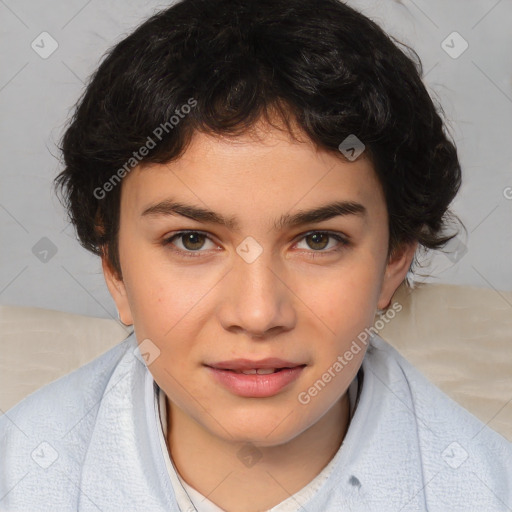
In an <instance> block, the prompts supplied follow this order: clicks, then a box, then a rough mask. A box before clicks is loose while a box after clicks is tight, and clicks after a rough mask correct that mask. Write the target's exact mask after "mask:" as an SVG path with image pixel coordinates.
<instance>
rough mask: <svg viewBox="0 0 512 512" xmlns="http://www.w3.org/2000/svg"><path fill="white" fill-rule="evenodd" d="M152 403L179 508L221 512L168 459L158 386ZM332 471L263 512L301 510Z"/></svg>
mask: <svg viewBox="0 0 512 512" xmlns="http://www.w3.org/2000/svg"><path fill="white" fill-rule="evenodd" d="M363 373H364V372H363V369H362V368H360V369H359V372H358V374H357V376H356V378H354V380H353V381H352V383H351V384H350V386H349V388H348V397H349V404H350V411H349V418H350V420H351V419H352V417H353V416H354V412H355V409H356V408H357V403H358V398H359V394H360V391H361V386H359V381H361V382H362V381H363ZM155 401H156V402H158V403H157V405H155V407H158V411H159V415H160V426H161V428H159V438H160V445H161V446H162V452H163V454H164V458H165V465H166V467H167V471H168V473H169V478H170V480H171V482H172V486H173V489H174V492H175V494H176V499H177V501H178V506H179V507H180V509H181V510H194V507H195V510H196V511H197V512H224V511H223V509H222V508H220V507H218V506H217V505H215V503H213V502H212V501H210V500H209V499H208V498H207V497H206V496H204V495H202V494H201V493H200V492H199V491H197V490H196V489H194V488H193V487H191V486H190V485H188V484H187V482H185V480H183V478H182V477H181V475H180V474H179V473H178V471H177V469H176V467H175V466H174V461H173V460H172V459H171V457H170V456H169V451H168V449H167V444H166V442H165V437H166V436H167V407H166V403H165V393H164V392H163V390H162V389H160V387H158V385H157V392H156V394H155ZM333 469H334V463H333V461H332V460H331V461H330V462H329V463H328V464H327V465H326V466H325V467H324V469H322V471H321V472H320V473H319V474H318V475H317V476H316V477H315V478H314V479H313V480H312V481H311V482H309V484H308V485H306V486H305V487H303V488H302V489H301V490H300V491H298V492H296V493H295V494H294V495H293V496H290V497H289V498H288V499H286V500H284V501H283V502H281V503H279V504H278V505H276V506H274V507H272V508H271V509H269V510H267V511H266V512H298V511H300V510H301V509H303V507H302V506H301V503H307V502H308V500H310V499H311V498H312V497H313V495H314V494H315V493H316V492H317V491H318V490H319V489H320V488H321V486H322V484H323V483H324V481H325V480H327V478H329V475H330V474H331V473H332V471H333Z"/></svg>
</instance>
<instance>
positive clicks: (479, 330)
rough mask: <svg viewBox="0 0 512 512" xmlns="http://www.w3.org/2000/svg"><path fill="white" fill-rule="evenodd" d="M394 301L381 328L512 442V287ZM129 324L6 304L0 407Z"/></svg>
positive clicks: (454, 289) (87, 356)
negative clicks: (398, 308) (397, 306)
mask: <svg viewBox="0 0 512 512" xmlns="http://www.w3.org/2000/svg"><path fill="white" fill-rule="evenodd" d="M392 303H393V304H394V305H395V307H396V305H399V306H400V308H401V309H400V311H398V310H395V309H394V308H391V311H390V314H388V315H384V321H380V322H379V317H378V316H376V317H375V325H376V327H377V330H378V334H379V335H380V336H381V337H383V338H384V339H385V340H387V341H388V342H389V343H390V344H391V345H392V346H393V347H395V348H396V349H397V350H398V351H399V352H400V353H401V354H402V355H403V356H404V357H405V358H406V359H407V360H408V361H410V362H411V363H412V365H413V366H415V367H416V368H418V369H419V370H420V371H421V372H422V373H423V374H424V375H425V376H426V377H427V378H428V379H429V380H430V381H431V382H433V383H434V384H436V385H437V386H438V387H439V388H440V389H441V390H442V391H444V392H445V393H446V394H447V395H448V396H450V397H451V398H453V399H454V400H455V401H456V402H458V403H459V404H461V405H462V406H463V407H464V408H466V409H467V410H469V411H470V412H472V413H473V414H474V415H475V416H477V417H478V418H480V420H482V421H483V422H484V423H488V424H489V426H490V427H491V428H492V429H494V430H496V431H497V432H499V433H501V434H502V435H503V436H504V437H505V438H507V439H508V440H509V441H511V442H512V403H511V402H510V399H511V398H512V379H511V377H510V376H511V375H512V314H511V306H512V291H502V290H494V289H490V288H489V289H485V288H476V287H473V286H460V285H447V284H432V283H429V284H422V285H416V287H415V288H414V290H412V291H411V290H408V289H407V288H406V287H405V286H404V285H401V286H399V287H398V289H397V291H396V292H395V294H394V295H393V299H392ZM126 330H127V328H126V327H125V326H122V324H120V323H119V322H118V321H115V320H112V319H102V318H94V317H89V316H84V315H75V314H70V313H66V312H63V311H52V310H48V309H41V308H31V307H23V306H7V305H0V345H1V348H2V350H1V353H0V410H1V411H6V410H8V409H10V408H11V407H13V406H14V405H16V403H18V402H19V401H20V400H22V399H23V398H24V397H25V396H27V395H28V394H30V393H32V392H33V391H36V390H37V389H39V388H41V387H42V386H43V385H45V384H47V383H49V382H51V381H53V380H55V379H57V378H59V377H61V376H63V375H65V374H67V373H69V372H71V371H73V370H75V369H76V368H78V367H80V366H82V365H84V364H86V363H88V362H90V361H92V360H93V359H94V358H95V357H98V356H99V355H101V354H102V353H104V352H106V351H107V350H108V349H110V348H112V347H113V346H114V345H116V344H117V343H119V342H121V341H122V340H123V339H124V338H125V337H126V336H128V335H129V334H130V332H126ZM129 330H130V331H131V330H133V327H131V328H130V329H129Z"/></svg>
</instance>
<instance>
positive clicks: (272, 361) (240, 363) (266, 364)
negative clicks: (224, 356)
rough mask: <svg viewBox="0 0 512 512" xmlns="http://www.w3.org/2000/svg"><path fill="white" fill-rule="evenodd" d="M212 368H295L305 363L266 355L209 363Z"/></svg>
mask: <svg viewBox="0 0 512 512" xmlns="http://www.w3.org/2000/svg"><path fill="white" fill-rule="evenodd" d="M206 366H210V367H212V368H217V369H220V370H252V369H253V368H256V369H258V368H294V367H296V366H303V363H292V362H291V361H285V360H284V359H279V358H277V357H266V358H265V359H258V360H254V361H251V360H250V359H231V360H230V361H219V362H218V363H211V364H207V365H206Z"/></svg>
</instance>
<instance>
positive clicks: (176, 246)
mask: <svg viewBox="0 0 512 512" xmlns="http://www.w3.org/2000/svg"><path fill="white" fill-rule="evenodd" d="M205 240H206V241H210V242H211V243H212V245H215V244H213V242H212V241H211V240H210V238H209V237H208V236H207V235H206V234H204V233H201V232H199V231H181V232H179V233H175V234H174V235H172V236H170V237H169V238H167V239H165V240H163V241H162V245H164V246H169V248H171V249H172V250H173V251H176V252H179V253H182V254H186V255H192V256H196V254H187V253H194V252H195V253H197V255H199V254H200V253H202V252H205V251H202V250H200V249H203V248H204V244H205ZM175 241H176V242H175ZM180 242H181V243H180Z"/></svg>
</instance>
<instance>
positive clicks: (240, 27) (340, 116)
mask: <svg viewBox="0 0 512 512" xmlns="http://www.w3.org/2000/svg"><path fill="white" fill-rule="evenodd" d="M304 20H307V21H308V22H307V23H305V22H304ZM219 27H222V30H219ZM394 41H395V40H394V39H393V38H392V37H390V36H388V35H387V34H385V32H384V31H383V30H382V29H381V28H380V27H379V26H378V25H377V24H375V23H374V22H372V21H371V20H370V19H368V18H367V17H365V16H363V15H362V14H360V13H359V12H357V11H356V10H354V9H352V8H350V7H349V6H347V5H345V4H344V3H342V2H340V1H338V0H277V1H274V0H260V1H256V0H248V1H246V0H238V1H237V0H235V1H233V0H215V1H211V0H186V1H182V2H179V3H176V4H175V5H173V6H172V7H170V8H168V9H166V10H163V11H161V12H160V13H157V14H156V15H154V16H153V17H151V18H150V19H148V20H147V21H145V22H144V23H143V24H142V25H140V26H139V27H138V28H137V30H135V31H134V32H133V33H132V34H131V35H129V36H128V37H127V38H125V39H123V40H122V41H121V42H120V43H119V44H117V45H115V46H114V47H113V48H112V49H111V50H110V51H109V52H108V53H107V55H106V57H105V58H104V60H103V62H102V63H101V65H100V66H99V68H98V70H97V71H96V73H95V74H94V75H93V76H92V77H91V80H90V82H89V84H88V86H87V88H86V90H85V92H84V94H83V96H82V98H81V100H80V101H79V102H78V103H77V108H76V110H75V113H74V116H73V118H72V119H71V122H70V124H69V127H68V128H67V130H66V132H65V134H64V137H63V139H62V153H63V157H64V163H65V169H64V170H63V171H62V172H61V174H60V175H59V176H58V177H57V179H56V180H55V184H56V187H59V188H60V189H61V190H62V191H63V192H64V198H65V204H66V207H67V210H68V212H69V215H70V219H71V221H72V223H73V224H74V226H75V228H76V231H77V234H78V237H79V241H80V243H81V244H82V246H83V247H85V248H86V249H87V250H89V251H91V252H93V253H94V254H97V255H103V254H105V255H106V257H107V259H108V261H109V262H110V264H111V265H112V267H113V269H114V270H115V271H116V272H117V273H118V275H119V276H120V277H122V270H121V267H120V264H119V254H118V247H117V234H118V228H119V206H120V194H121V188H122V187H121V186H115V185H114V186H113V187H111V188H112V190H106V187H105V185H107V187H108V188H110V185H109V183H117V182H119V181H120V179H119V176H122V175H125V174H126V171H127V170H130V169H131V168H133V167H134V165H133V164H137V163H138V162H136V161H134V160H133V153H134V152H137V151H138V150H139V149H140V148H143V147H147V146H148V137H152V139H154V141H155V143H156V147H154V148H151V149H150V151H149V154H148V155H147V156H145V157H143V158H142V159H141V161H143V162H145V163H152V162H153V163H162V162H170V161H172V160H175V159H177V158H179V157H180V156H181V155H182V154H183V153H184V151H185V150H186V146H187V144H188V142H189V141H190V139H191V137H192V135H193V133H194V132H195V131H197V130H201V131H204V132H206V133H216V134H224V135H233V136H236V135H237V134H242V133H243V132H244V131H247V130H248V129H250V128H251V126H253V125H254V123H255V122H256V120H258V119H259V118H260V117H261V116H263V117H267V114H268V113H269V111H272V112H279V113H281V117H282V118H283V119H284V120H285V123H286V125H287V126H288V125H289V122H288V121H289V119H293V120H294V121H296V122H297V124H298V126H299V127H300V128H301V130H303V131H304V133H305V134H306V135H307V136H308V137H309V138H310V139H311V140H312V141H313V142H314V143H315V144H317V145H318V146H319V147H321V148H325V149H328V150H331V151H333V152H335V153H337V154H338V155H339V156H340V158H343V155H341V154H340V152H339V150H338V147H339V144H340V143H341V142H342V141H343V140H345V138H346V137H347V136H349V135H352V134H356V135H357V137H358V138H359V139H360V140H361V141H363V143H364V144H365V146H366V147H365V156H366V157H367V158H370V159H371V160H372V162H373V164H374V168H375V172H376V173H377V175H378V177H379V180H380V182H381V185H382V187H383V190H384V193H385V196H386V202H387V208H388V212H389V235H390V236H389V247H388V252H389V254H391V253H392V251H393V250H395V249H396V248H397V247H398V246H399V245H400V244H402V243H407V242H411V241H414V240H417V241H418V244H419V248H420V249H422V248H424V249H437V248H440V247H442V246H443V245H444V244H446V242H447V241H448V240H450V239H451V238H453V236H455V235H452V236H447V235H446V233H445V230H446V226H447V221H449V220H450V218H451V217H452V215H451V212H450V211H449V208H448V206H449V204H450V203H451V201H452V200H453V198H454V197H455V195H456V193H457V191H458V189H459V187H460V182H461V172H460V166H459V162H458V158H457V152H456V149H455V147H454V145H453V144H452V143H451V142H450V141H449V140H448V138H447V136H446V134H445V130H444V125H443V122H442V119H441V117H440V115H439V114H438V113H437V111H436V107H435V106H434V104H433V102H432V100H431V98H430V96H429V94H428V92H427V91H426V89H425V86H424V85H423V83H422V81H421V72H422V66H421V62H420V60H419V58H417V56H416V54H415V52H414V51H413V50H412V49H410V48H408V47H406V46H405V45H402V46H403V48H404V50H405V49H406V50H407V51H408V52H409V53H410V54H411V55H414V57H415V58H416V62H414V61H413V60H411V57H409V56H407V55H406V53H404V51H402V50H401V49H400V48H399V47H398V46H397V44H401V43H399V42H398V41H395V42H394ZM191 101H193V102H194V104H195V106H194V107H193V108H192V109H191V112H190V113H187V114H185V116H184V118H182V117H183V111H182V110H181V109H182V108H183V106H184V105H186V106H187V108H188V106H189V102H191ZM438 110H442V109H441V107H440V106H439V107H438ZM178 116H179V119H178ZM175 119H177V120H178V122H177V123H175ZM162 127H164V128H163V129H162ZM159 128H160V133H157V135H155V134H154V132H155V129H157V130H158V129H159ZM159 138H161V140H158V139H159ZM130 159H132V161H130ZM119 171H121V172H119ZM116 173H117V176H116ZM113 178H114V179H113ZM416 264H417V261H416V258H415V259H414V261H413V264H412V265H411V271H413V270H414V268H415V266H416Z"/></svg>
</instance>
